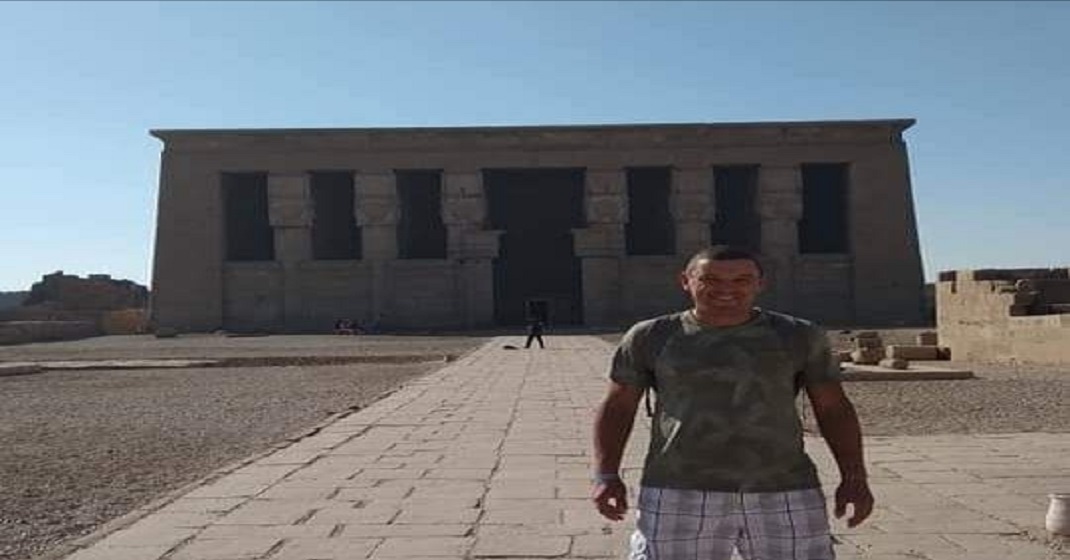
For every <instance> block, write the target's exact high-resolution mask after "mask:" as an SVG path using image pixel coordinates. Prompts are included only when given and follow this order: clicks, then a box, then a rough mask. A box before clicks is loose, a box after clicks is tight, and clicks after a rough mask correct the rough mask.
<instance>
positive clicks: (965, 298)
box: [936, 269, 1070, 364]
mask: <svg viewBox="0 0 1070 560" xmlns="http://www.w3.org/2000/svg"><path fill="white" fill-rule="evenodd" d="M936 302H937V304H936V308H937V313H936V314H937V327H938V330H939V339H940V344H941V345H943V346H948V347H950V348H951V357H952V359H955V360H974V361H987V362H1022V363H1046V364H1065V363H1070V269H1012V270H960V271H951V272H944V273H941V275H940V281H939V282H938V283H937V286H936Z"/></svg>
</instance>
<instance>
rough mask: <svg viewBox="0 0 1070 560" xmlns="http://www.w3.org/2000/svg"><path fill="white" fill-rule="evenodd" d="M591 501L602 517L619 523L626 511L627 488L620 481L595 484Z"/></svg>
mask: <svg viewBox="0 0 1070 560" xmlns="http://www.w3.org/2000/svg"><path fill="white" fill-rule="evenodd" d="M591 500H592V501H593V502H594V504H595V506H597V507H598V513H601V514H602V517H605V518H606V519H609V520H610V521H620V520H622V519H624V514H625V513H626V512H627V511H628V488H627V487H626V486H624V482H623V481H620V480H608V481H605V482H596V483H595V485H594V490H593V491H592V496H591Z"/></svg>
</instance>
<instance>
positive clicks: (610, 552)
mask: <svg viewBox="0 0 1070 560" xmlns="http://www.w3.org/2000/svg"><path fill="white" fill-rule="evenodd" d="M627 543H628V541H627V538H626V537H624V536H623V535H581V536H578V537H573V539H572V550H571V552H570V553H569V557H572V558H624V557H626V556H627V552H628V544H627Z"/></svg>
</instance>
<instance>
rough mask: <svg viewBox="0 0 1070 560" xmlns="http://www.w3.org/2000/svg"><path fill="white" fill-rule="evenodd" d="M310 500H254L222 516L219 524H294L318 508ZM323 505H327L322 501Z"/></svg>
mask: <svg viewBox="0 0 1070 560" xmlns="http://www.w3.org/2000/svg"><path fill="white" fill-rule="evenodd" d="M307 504H309V502H301V503H294V502H278V501H259V500H257V501H252V502H248V503H247V504H245V505H243V506H241V507H240V508H238V509H236V510H234V511H233V512H231V513H229V514H227V515H226V516H224V517H223V518H221V519H220V520H219V521H217V522H216V523H217V524H218V525H293V524H294V523H296V522H297V521H299V520H301V519H303V518H305V517H307V516H308V514H309V513H311V512H312V511H314V510H316V509H318V508H317V507H315V506H312V507H310V506H309V505H307ZM320 505H321V507H322V506H325V505H327V504H326V503H321V504H320Z"/></svg>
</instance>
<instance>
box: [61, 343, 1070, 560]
mask: <svg viewBox="0 0 1070 560" xmlns="http://www.w3.org/2000/svg"><path fill="white" fill-rule="evenodd" d="M555 339H556V340H555V350H556V351H555V352H552V353H551V352H546V353H541V354H530V355H529V354H525V355H524V356H520V355H519V354H516V353H509V352H505V351H501V350H500V346H501V343H500V342H501V341H500V340H499V341H498V343H495V342H492V343H491V345H490V346H488V347H486V348H484V349H483V350H479V351H477V352H476V353H473V354H471V355H469V356H468V357H466V358H465V359H463V360H460V361H458V362H457V363H454V364H453V365H451V366H450V367H448V368H446V369H444V370H440V371H439V372H436V373H433V374H431V375H429V376H426V377H424V378H421V379H419V380H416V381H414V382H412V383H410V384H409V385H407V386H406V387H404V388H402V389H401V390H399V391H397V392H395V393H393V394H392V395H390V396H389V397H387V398H386V399H384V400H381V401H378V402H376V403H374V404H373V405H371V406H369V407H367V408H365V409H363V410H361V411H358V412H356V413H354V414H352V415H350V416H349V417H347V418H345V419H343V420H341V421H339V422H336V423H335V424H332V425H330V426H327V427H325V428H324V429H323V430H321V431H320V432H319V433H318V434H316V435H315V436H312V437H309V438H306V439H304V440H301V441H299V442H297V443H295V444H294V445H291V446H289V447H287V448H285V449H282V450H279V451H278V452H276V453H274V454H273V455H271V456H268V457H266V458H262V459H260V460H258V461H256V462H254V463H252V464H250V465H247V466H245V467H243V468H242V469H240V470H239V471H237V472H236V473H232V474H230V475H227V476H224V477H222V478H220V479H219V480H216V481H213V482H212V483H209V484H207V485H204V486H202V487H200V488H197V489H195V490H194V491H193V492H191V493H189V494H187V495H186V496H184V497H182V498H180V499H179V500H177V501H175V502H173V503H172V504H169V505H168V506H166V507H165V508H164V509H163V510H161V512H158V513H156V514H153V515H150V516H149V517H147V518H145V519H144V520H142V521H141V522H139V523H138V524H136V525H135V526H133V527H130V528H128V529H125V530H123V531H120V532H117V533H115V534H113V535H111V536H110V537H108V538H106V539H104V540H102V541H101V542H99V543H97V545H95V546H93V547H91V548H90V549H87V550H85V551H81V552H79V553H78V555H76V556H74V557H71V558H69V559H68V560H105V559H106V560H159V556H160V555H162V554H163V552H166V550H167V548H169V547H171V546H174V545H177V544H181V543H183V542H185V541H189V540H190V539H191V538H193V537H195V539H194V540H193V541H192V542H191V543H190V544H188V545H186V546H184V547H183V549H182V550H179V551H178V552H179V553H181V554H185V555H186V557H185V560H213V559H217V560H237V559H240V558H253V557H256V558H257V559H258V560H260V557H259V556H257V555H258V554H259V555H261V556H262V555H263V554H264V553H266V552H267V551H268V549H271V547H272V546H275V545H278V546H276V548H274V549H271V550H272V551H273V552H272V555H271V556H270V560H286V559H287V558H289V557H290V556H293V557H294V558H300V557H301V556H307V555H309V554H313V555H316V556H309V557H308V558H304V559H302V560H309V559H310V558H320V557H321V556H322V558H329V559H331V560H336V559H340V558H348V557H350V556H346V555H347V554H348V555H351V556H352V557H363V556H366V555H368V554H370V555H371V556H370V558H371V559H372V560H375V559H384V558H387V559H400V558H404V559H405V560H420V559H421V558H422V559H424V560H431V559H434V560H450V559H457V560H460V559H461V558H466V557H467V558H472V557H478V558H482V557H495V558H516V559H520V558H529V559H530V558H545V557H573V558H620V557H622V556H623V550H624V547H625V546H626V544H627V541H628V535H629V534H630V532H631V530H632V528H633V527H634V512H633V514H632V515H630V516H629V518H628V520H627V521H625V522H624V523H613V522H609V521H608V520H605V519H603V518H602V517H600V516H599V515H598V514H597V512H596V511H595V510H594V507H593V505H592V504H591V502H590V491H591V486H590V482H589V476H590V465H591V457H590V449H589V447H590V442H589V430H590V422H591V419H592V413H593V410H594V408H595V407H596V406H597V404H598V403H599V401H600V400H601V398H602V395H603V394H604V391H605V381H604V368H605V365H606V364H607V363H608V360H609V358H610V352H611V351H612V348H611V347H610V346H609V345H607V344H605V343H604V342H602V341H600V340H597V339H594V338H587V337H569V336H559V337H555ZM521 358H522V359H521ZM531 360H534V361H531ZM533 365H534V366H538V367H539V368H540V371H542V372H545V373H544V374H543V378H540V379H539V382H538V383H533V382H530V380H529V379H528V378H527V376H528V375H529V374H528V371H529V370H530V368H531V367H533ZM637 420H638V425H637V426H636V429H635V431H634V432H633V437H632V438H631V440H630V442H629V445H628V448H627V449H626V451H625V453H624V457H623V459H622V475H623V476H624V478H625V481H626V483H627V484H628V486H629V497H630V500H631V503H632V504H634V503H635V501H636V496H635V494H636V491H637V490H638V480H639V477H640V475H641V469H642V466H643V462H644V455H645V451H646V446H647V445H648V444H649V429H650V426H649V420H648V419H646V418H644V417H643V416H640V417H639V418H638V419H637ZM805 445H806V448H807V450H808V452H810V453H811V455H812V456H813V458H814V462H815V464H816V465H817V466H818V468H819V471H820V473H821V476H822V480H824V481H825V482H826V484H825V486H824V487H823V491H824V492H825V493H826V494H831V493H832V492H834V490H835V484H836V482H837V480H838V475H837V472H836V471H837V469H836V466H835V461H834V460H833V458H832V456H831V454H830V452H829V450H828V449H827V446H826V445H825V443H824V442H823V441H822V440H820V439H819V438H813V437H806V438H805ZM866 450H867V457H868V459H869V462H870V474H871V486H872V487H873V490H874V493H875V494H876V496H877V500H878V507H877V510H876V511H875V512H874V515H873V517H872V518H871V519H870V520H869V521H868V522H867V523H865V524H863V525H862V526H860V527H857V528H853V529H847V528H846V527H845V526H844V524H843V522H842V521H840V520H835V521H834V522H833V526H834V528H835V533H836V535H837V538H839V539H842V540H843V543H842V544H840V545H837V547H836V548H837V552H838V553H839V555H840V556H839V557H840V560H851V559H858V560H862V559H865V560H901V559H906V558H909V559H911V560H922V559H925V560H941V559H943V560H967V559H969V560H986V559H987V558H993V557H1000V558H1004V559H1005V560H1027V559H1029V560H1032V559H1033V558H1037V559H1039V558H1046V557H1045V556H1037V555H1038V554H1041V553H1042V551H1041V550H1040V549H1038V548H1037V546H1041V547H1042V546H1043V545H1038V544H1037V543H1034V542H1031V541H1029V540H1027V539H1025V538H1023V537H1021V536H1020V533H1022V532H1023V531H1024V530H1028V531H1032V532H1033V534H1034V535H1036V534H1042V533H1043V528H1042V524H1043V516H1044V513H1045V511H1046V507H1047V499H1046V495H1047V493H1049V492H1051V491H1053V489H1056V488H1064V487H1070V467H1068V466H1067V465H1066V460H1065V458H1066V457H1067V456H1068V455H1070V436H1068V435H1066V434H996V435H963V434H945V435H938V436H906V437H899V436H895V437H892V436H881V437H867V438H866ZM235 508H236V509H235ZM232 509H233V511H231V510H232ZM313 511H314V514H313V515H312V516H311V517H310V518H307V519H306V517H307V515H308V514H309V513H312V512H313ZM227 512H229V514H227V515H226V516H225V517H222V518H218V516H219V514H221V513H227ZM199 515H201V516H202V517H198V516H199ZM236 520H237V521H241V522H243V523H244V522H249V523H254V524H248V525H246V524H237V525H235V524H231V523H233V522H234V521H236ZM297 522H300V524H296V525H295V524H294V523H297ZM260 523H265V524H260ZM184 524H185V525H192V526H190V527H183V525H184ZM205 524H208V526H207V527H206V528H204V529H203V530H202V529H199V528H197V527H198V526H201V527H203V526H204V525H205ZM197 531H202V532H200V533H197ZM882 531H892V532H891V533H888V532H882ZM1037 531H1039V533H1038V532H1037ZM346 541H352V542H354V543H361V544H359V545H354V546H351V547H346V546H345V545H344V544H339V543H344V542H346ZM369 543H378V545H377V546H374V547H373V548H368V546H369ZM117 545H129V546H117ZM198 547H201V548H203V551H204V556H203V557H199V556H198V555H199V554H200V552H199V549H198ZM161 550H162V552H161ZM102 551H112V553H109V554H106V553H104V552H102ZM79 555H80V556H79ZM176 558H177V559H178V560H184V559H183V557H182V556H176ZM168 560H170V559H168Z"/></svg>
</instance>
